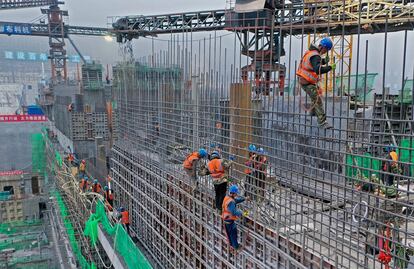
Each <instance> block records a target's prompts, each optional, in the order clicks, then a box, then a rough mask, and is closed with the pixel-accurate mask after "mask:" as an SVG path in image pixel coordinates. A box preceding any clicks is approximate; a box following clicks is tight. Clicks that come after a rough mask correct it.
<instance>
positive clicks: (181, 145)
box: [111, 2, 414, 269]
mask: <svg viewBox="0 0 414 269" xmlns="http://www.w3.org/2000/svg"><path fill="white" fill-rule="evenodd" d="M338 3H339V2H338ZM324 5H328V4H327V3H326V2H324ZM308 11H309V10H307V12H308ZM337 11H338V10H337ZM323 12H324V14H325V15H326V13H327V12H328V11H327V10H325V9H324V10H323ZM315 16H316V15H315ZM335 18H336V20H335V25H336V26H338V25H339V27H340V26H341V16H340V15H338V16H337V17H335ZM285 19H286V20H287V21H290V20H291V18H285ZM290 22H291V24H292V25H293V24H294V22H293V21H290ZM342 22H343V21H342ZM293 26H294V29H295V31H297V32H298V33H300V24H298V23H296V24H294V25H293ZM256 27H259V28H260V27H264V26H263V25H259V26H256ZM283 27H284V28H283V29H284V31H285V32H284V33H285V34H287V35H288V37H287V38H286V39H285V46H284V48H285V50H286V51H290V53H289V55H287V56H286V58H287V59H286V62H288V64H287V68H286V76H287V78H289V76H290V79H288V81H293V88H296V85H298V81H297V79H296V78H295V76H294V72H295V67H297V63H298V61H299V60H300V57H299V56H298V55H302V54H303V52H304V51H302V48H300V47H301V46H300V43H302V44H303V43H304V40H306V38H307V37H306V35H305V34H304V31H302V34H298V37H299V41H298V42H297V43H298V44H299V45H298V44H295V45H292V43H293V42H294V41H293V40H292V39H294V37H292V35H289V31H291V29H289V27H288V25H287V23H286V21H284V22H283ZM302 27H304V26H303V25H302ZM315 27H317V25H315ZM328 27H329V25H328ZM357 27H360V28H361V27H362V25H361V24H359V25H358V26H357ZM308 28H309V27H308ZM280 29H282V27H280V28H278V31H279V30H280ZM385 29H387V26H385ZM253 30H255V29H254V28H253ZM280 31H282V30H280ZM335 31H336V32H338V31H339V30H338V28H336V29H335ZM244 34H246V35H247V36H248V35H249V33H248V32H247V33H244ZM339 35H341V34H339ZM344 36H345V33H344V32H343V33H342V36H341V38H342V39H343V38H344ZM237 38H240V35H239V33H238V32H237V31H234V32H233V33H230V34H227V35H223V36H218V35H217V34H216V33H214V35H213V34H212V35H210V36H209V38H204V39H197V40H196V39H195V38H194V39H193V35H192V33H189V32H186V31H184V32H183V33H182V34H178V35H174V34H171V38H170V40H168V41H167V43H168V49H167V50H165V48H164V47H163V45H161V42H163V41H165V40H157V39H156V38H154V39H153V43H154V46H153V49H152V52H151V55H150V56H149V57H144V58H142V59H139V60H138V61H137V62H136V63H133V64H132V63H121V64H118V65H117V66H115V67H114V69H113V70H114V95H115V98H116V100H115V101H116V104H117V106H116V113H117V118H118V120H119V124H118V141H116V142H115V144H114V146H113V149H112V153H111V177H112V179H113V181H112V182H113V188H114V192H115V193H116V198H115V204H116V206H123V207H125V208H127V209H128V211H129V212H130V217H131V223H132V225H131V229H132V231H133V232H134V233H136V234H137V235H139V236H138V241H139V243H140V244H141V245H142V246H143V247H144V248H145V249H146V251H147V252H148V253H149V254H150V255H151V258H153V259H154V260H155V262H156V263H157V266H158V267H160V268H330V269H331V268H350V269H354V268H369V269H378V268H383V267H384V263H386V262H384V261H383V260H381V259H380V258H379V253H380V252H381V253H385V252H386V253H385V254H382V256H383V255H387V257H390V263H387V264H388V265H390V266H391V268H408V264H409V263H410V264H413V263H414V261H413V259H412V258H411V257H412V255H413V245H414V236H413V234H414V228H413V227H414V221H413V219H412V213H413V210H412V204H413V202H414V200H413V196H412V186H411V185H412V184H411V183H412V177H413V173H412V172H413V163H414V159H413V155H414V147H413V145H414V144H413V142H412V141H413V138H414V136H413V133H412V131H410V130H412V129H410V128H409V127H408V126H409V125H410V124H411V122H412V116H409V111H412V110H410V109H412V105H411V104H401V102H396V101H392V100H398V96H396V97H395V98H394V99H393V97H392V96H391V95H390V94H389V93H388V92H387V91H386V87H385V83H384V81H383V83H382V89H378V88H377V89H374V87H375V86H374V83H373V82H374V79H375V77H376V75H377V73H378V72H382V71H381V70H372V71H375V72H371V73H368V69H367V68H365V71H364V72H362V73H361V72H360V70H359V68H360V66H358V64H356V67H355V68H356V70H358V71H357V72H356V73H355V75H352V76H350V73H346V74H345V73H343V71H341V72H340V73H339V74H336V77H335V78H333V79H334V80H333V81H335V85H336V91H334V92H333V93H326V94H324V95H322V96H321V98H322V100H323V104H324V105H323V107H324V110H325V111H326V114H327V118H328V121H329V123H330V124H331V125H332V127H333V128H332V129H323V128H320V127H319V126H318V123H317V119H316V117H315V116H314V115H312V111H311V109H308V106H307V105H308V104H309V103H310V100H309V97H307V95H306V94H305V92H304V91H302V90H299V91H295V92H293V91H291V92H290V94H289V95H283V91H281V89H279V88H278V86H277V85H278V83H277V82H278V81H279V77H278V76H277V74H272V76H271V77H270V78H269V77H265V76H262V77H259V78H258V77H249V78H248V79H246V77H244V73H243V68H244V66H245V64H246V63H248V62H249V59H248V58H247V57H245V56H243V55H244V54H243V52H242V51H241V50H242V49H244V48H242V47H241V46H238V45H236V46H233V47H230V49H227V47H226V46H227V44H232V42H234V44H236V43H235V42H236V40H237ZM360 39H361V36H360V35H359V34H358V36H354V41H356V43H357V46H354V47H353V55H354V56H355V55H357V57H356V58H354V59H356V61H357V62H360V61H362V60H361V59H363V58H364V57H365V62H364V63H363V65H365V67H366V64H367V58H368V53H369V47H368V44H369V42H368V41H367V42H366V43H365V45H362V44H361V43H360ZM378 39H379V40H381V42H382V43H383V44H384V47H385V48H384V55H385V56H384V57H386V55H387V48H386V42H387V36H386V35H385V37H384V36H381V37H378ZM247 40H249V39H247ZM377 42H378V41H377ZM408 42H409V41H408V39H407V35H405V38H404V40H403V43H404V44H405V47H407V46H408V44H410V43H408ZM162 44H163V43H162ZM337 45H340V44H337ZM157 46H159V50H157V48H158V47H157ZM298 48H300V49H298ZM303 49H304V48H303ZM341 49H344V48H338V50H341ZM257 50H259V46H258V47H256V53H257V52H258V51H257ZM363 51H365V52H363ZM269 53H272V52H269ZM241 55H242V56H241ZM406 57H407V54H406V52H403V57H402V58H404V59H406ZM269 58H270V59H273V58H272V57H269ZM406 64H407V66H406ZM258 68H259V67H258ZM381 68H384V70H385V68H386V61H384V66H382V67H379V69H381ZM411 68H412V62H410V63H406V61H404V64H403V69H404V70H411ZM262 70H267V69H266V68H264V67H263V66H262ZM342 70H345V68H342ZM377 71H378V72H377ZM349 72H350V71H349ZM382 73H383V74H384V77H385V78H386V77H387V75H386V74H385V72H382ZM385 78H384V79H383V80H385ZM258 80H262V81H261V82H262V85H266V83H269V81H270V83H271V84H272V85H274V86H272V87H271V88H270V91H268V92H265V91H263V92H262V91H260V90H258V88H257V85H260V81H258ZM279 86H283V85H280V84H279ZM402 86H403V85H401V87H402ZM371 90H375V91H376V93H377V95H374V93H373V92H374V91H372V92H371ZM380 91H381V94H380V96H379V95H378V93H379V92H380ZM370 94H372V95H370ZM351 95H352V96H351ZM351 97H355V98H351ZM370 98H372V99H370ZM371 100H372V102H371ZM368 101H369V102H368ZM396 111H399V113H396ZM252 143H253V144H255V145H256V146H257V147H260V148H263V149H264V151H265V153H264V154H263V155H264V156H266V157H267V160H268V163H267V167H266V169H264V170H260V171H259V170H256V171H255V176H253V177H254V178H253V179H251V178H248V177H247V176H246V174H245V173H244V170H245V168H247V167H246V165H245V162H246V161H247V159H248V151H247V147H248V145H249V144H252ZM391 143H392V144H394V146H395V147H396V152H397V154H398V155H399V160H398V161H397V163H398V166H399V167H400V168H401V171H400V172H398V173H397V172H392V171H386V170H384V168H383V167H384V164H385V163H387V162H388V160H389V156H388V155H387V154H388V153H387V152H386V149H387V147H389V146H390V145H389V144H391ZM200 147H204V148H206V149H207V150H208V151H209V152H212V151H213V150H218V151H220V153H221V155H222V156H223V158H224V159H227V160H230V159H231V160H233V161H232V162H233V164H232V168H231V172H230V178H231V180H232V183H231V184H237V185H239V186H240V187H241V189H242V194H243V195H245V194H248V193H249V192H250V193H253V196H252V197H254V198H253V199H252V200H251V201H249V202H246V203H244V205H241V208H242V209H246V210H248V211H249V212H250V213H249V216H248V217H246V218H243V219H242V220H241V221H240V223H239V225H238V227H239V239H240V241H241V242H242V244H243V250H242V251H240V252H237V253H235V252H234V251H232V249H231V247H230V246H229V244H228V241H227V238H226V237H225V234H224V231H223V224H222V221H221V217H220V215H219V214H218V213H217V212H216V211H215V210H214V191H213V185H212V182H211V179H210V177H208V176H204V177H203V176H199V177H198V181H199V183H200V186H199V189H198V191H197V192H193V191H192V187H191V181H190V179H189V177H188V176H187V174H186V173H185V172H184V171H183V169H182V161H183V160H184V158H185V157H186V156H187V154H188V153H190V152H192V151H193V150H196V149H198V148H200ZM391 178H392V179H393V183H392V184H388V183H387V184H386V182H388V180H389V179H391ZM366 185H367V186H368V187H367V186H366ZM384 241H387V242H391V243H390V244H389V245H390V246H391V250H390V251H388V250H384V244H383V242H384Z"/></svg>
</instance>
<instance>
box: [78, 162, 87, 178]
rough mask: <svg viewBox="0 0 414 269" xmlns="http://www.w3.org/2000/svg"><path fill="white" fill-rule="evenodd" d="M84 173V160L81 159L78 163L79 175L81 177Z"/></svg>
mask: <svg viewBox="0 0 414 269" xmlns="http://www.w3.org/2000/svg"><path fill="white" fill-rule="evenodd" d="M85 175H86V161H85V160H82V161H81V163H80V164H79V177H80V178H83V177H85Z"/></svg>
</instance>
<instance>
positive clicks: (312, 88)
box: [301, 84, 326, 124]
mask: <svg viewBox="0 0 414 269" xmlns="http://www.w3.org/2000/svg"><path fill="white" fill-rule="evenodd" d="M301 86H302V89H303V90H304V91H305V92H306V94H307V95H308V96H309V97H310V99H311V101H312V111H313V112H314V113H315V115H316V117H318V123H319V124H322V123H324V122H325V121H326V114H325V110H324V108H323V103H322V98H321V97H320V96H319V94H318V86H317V85H315V84H307V85H301Z"/></svg>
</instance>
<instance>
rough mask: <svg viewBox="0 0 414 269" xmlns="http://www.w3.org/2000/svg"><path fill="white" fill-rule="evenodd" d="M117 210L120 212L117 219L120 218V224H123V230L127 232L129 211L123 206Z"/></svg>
mask: <svg viewBox="0 0 414 269" xmlns="http://www.w3.org/2000/svg"><path fill="white" fill-rule="evenodd" d="M118 212H119V213H120V214H119V217H118V219H120V220H121V223H122V225H124V227H125V230H126V231H127V233H128V234H129V212H128V210H125V208H123V207H120V208H119V209H118Z"/></svg>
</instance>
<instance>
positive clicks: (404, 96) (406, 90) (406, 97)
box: [400, 79, 414, 104]
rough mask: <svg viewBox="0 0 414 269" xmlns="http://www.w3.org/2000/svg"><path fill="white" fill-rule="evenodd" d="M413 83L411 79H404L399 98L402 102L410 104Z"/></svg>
mask: <svg viewBox="0 0 414 269" xmlns="http://www.w3.org/2000/svg"><path fill="white" fill-rule="evenodd" d="M413 83H414V81H413V80H412V79H409V80H406V81H405V83H404V87H403V89H402V91H401V92H400V99H401V102H402V103H404V104H411V103H412V102H413Z"/></svg>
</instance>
